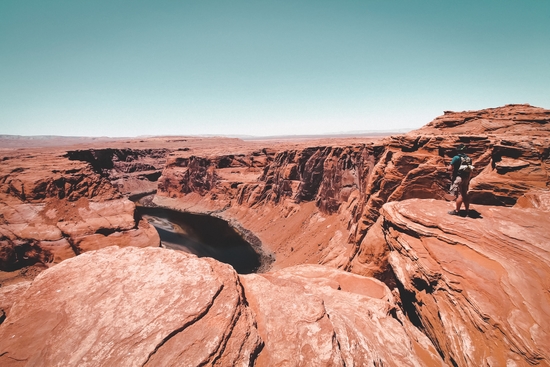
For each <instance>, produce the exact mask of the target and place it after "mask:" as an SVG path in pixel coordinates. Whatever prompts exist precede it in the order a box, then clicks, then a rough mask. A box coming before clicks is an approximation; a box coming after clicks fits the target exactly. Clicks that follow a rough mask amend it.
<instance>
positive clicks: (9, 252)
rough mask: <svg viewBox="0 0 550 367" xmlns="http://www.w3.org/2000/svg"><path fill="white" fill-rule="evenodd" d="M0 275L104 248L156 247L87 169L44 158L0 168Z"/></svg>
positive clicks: (130, 211) (117, 196)
mask: <svg viewBox="0 0 550 367" xmlns="http://www.w3.org/2000/svg"><path fill="white" fill-rule="evenodd" d="M0 171H1V180H0V213H1V217H0V270H2V271H6V270H7V271H13V270H16V269H19V268H22V267H25V266H29V265H33V264H37V263H38V264H55V263H59V262H60V261H62V260H64V259H67V258H70V257H73V256H75V255H78V254H80V253H82V252H86V251H89V250H93V249H98V248H102V247H105V246H110V245H118V246H138V247H143V246H158V245H159V243H160V241H159V238H158V234H157V233H156V231H155V229H154V228H153V227H152V226H150V225H149V224H148V223H147V222H146V221H140V220H139V219H137V220H136V218H135V217H134V211H135V205H134V203H132V202H131V201H130V200H128V199H127V198H124V197H123V196H122V195H121V193H120V192H119V191H117V189H116V188H115V187H113V186H112V184H111V183H110V181H109V180H108V179H106V178H105V177H103V176H102V175H101V174H99V173H98V172H96V170H95V169H94V167H93V166H90V165H89V164H88V163H83V162H77V161H71V160H68V159H67V158H66V157H63V156H60V155H55V154H52V153H48V152H39V153H35V154H34V155H24V154H19V155H16V156H14V157H10V156H6V157H4V159H3V164H2V166H1V168H0Z"/></svg>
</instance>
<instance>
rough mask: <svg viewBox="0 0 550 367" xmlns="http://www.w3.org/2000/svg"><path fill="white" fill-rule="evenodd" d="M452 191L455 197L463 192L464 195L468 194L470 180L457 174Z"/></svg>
mask: <svg viewBox="0 0 550 367" xmlns="http://www.w3.org/2000/svg"><path fill="white" fill-rule="evenodd" d="M450 192H451V195H453V196H454V197H455V198H456V197H458V195H459V194H462V196H464V195H466V194H467V193H468V180H465V179H463V178H462V177H460V176H456V178H455V180H454V182H453V183H452V184H451V189H450Z"/></svg>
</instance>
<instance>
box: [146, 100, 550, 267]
mask: <svg viewBox="0 0 550 367" xmlns="http://www.w3.org/2000/svg"><path fill="white" fill-rule="evenodd" d="M476 116H477V117H476ZM549 116H550V111H548V110H544V109H541V108H536V107H531V106H525V105H511V106H505V107H501V108H497V109H488V110H483V111H474V112H463V113H446V114H445V115H444V118H443V117H439V118H437V119H435V120H434V121H433V122H432V123H430V124H428V125H427V127H426V128H423V129H420V130H418V131H415V132H411V133H409V134H407V135H401V136H394V137H390V138H386V139H384V140H380V141H378V142H369V143H366V144H356V145H353V146H349V145H332V146H317V147H309V148H301V149H296V150H283V151H279V152H274V151H269V150H265V149H264V150H258V151H255V152H253V153H249V154H233V155H206V156H196V155H192V154H189V153H188V152H176V153H174V154H172V156H171V157H169V159H168V160H167V163H166V167H165V169H164V171H163V173H162V176H161V177H160V179H159V190H158V192H157V195H156V197H155V199H154V203H156V204H157V205H160V206H166V207H170V208H175V209H179V210H185V211H196V212H200V213H210V214H213V215H216V216H219V217H221V218H223V219H225V220H228V221H233V222H238V223H239V224H240V225H242V226H243V227H244V228H246V229H247V230H250V231H252V232H254V233H255V234H256V235H257V236H258V237H259V238H260V240H261V241H262V242H263V243H264V245H265V246H266V247H267V248H268V250H269V251H271V252H273V253H274V254H275V257H276V258H277V261H276V262H275V264H274V267H275V268H281V267H284V266H289V265H295V264H300V263H304V262H307V263H319V264H329V265H331V266H335V267H340V268H348V267H349V263H350V260H351V259H353V257H354V256H355V254H356V251H357V249H358V248H359V247H360V246H361V244H362V242H363V241H364V240H365V236H366V235H367V231H368V230H369V228H370V227H371V226H372V225H373V224H374V223H375V222H376V219H377V218H378V215H379V210H380V208H381V207H382V205H383V204H384V203H386V202H389V201H400V200H405V199H410V198H434V199H446V200H450V199H451V197H449V195H448V194H447V192H448V188H449V186H450V174H449V172H448V170H447V166H448V164H449V163H450V160H451V158H452V157H453V155H454V154H455V147H456V146H457V145H458V144H461V143H463V144H466V145H467V150H466V152H467V154H468V155H469V156H470V157H472V159H473V164H474V166H475V170H474V172H473V179H472V182H471V185H470V188H471V200H472V202H473V203H476V204H485V205H498V206H513V205H514V204H515V203H516V201H517V200H518V198H520V197H522V196H523V195H525V194H528V193H529V192H531V191H537V190H543V191H544V190H548V187H549V185H550V178H549V177H550V176H549V174H548V168H547V167H548V163H549V162H550V158H549V157H550V148H549V146H550V137H549V136H548V133H547V129H548V126H549V122H550V117H549ZM442 119H443V120H445V121H447V120H448V121H451V120H452V121H453V123H452V126H453V128H454V130H452V129H451V130H452V132H453V133H452V134H448V133H447V131H446V130H444V129H442V126H450V125H449V124H450V123H443V122H441V121H443V120H442ZM482 120H483V121H482ZM472 124H473V125H476V124H477V125H479V126H481V128H479V129H473V128H472V126H473V125H472ZM471 125H472V126H471ZM477 125H476V126H477ZM498 126H500V127H498ZM489 127H491V128H489ZM497 127H498V128H497ZM457 129H458V130H457ZM461 129H463V130H464V132H469V133H468V134H465V135H461V134H460V133H461V132H462V131H463V130H461ZM455 130H456V131H455ZM533 131H535V132H536V133H533ZM472 132H475V133H478V134H476V135H472ZM310 204H311V205H310ZM320 223H324V224H323V225H321V224H320ZM286 233H288V234H289V235H288V236H285V234H286ZM306 238H307V239H309V240H310V241H311V242H312V243H315V244H317V247H316V248H313V249H312V248H311V247H308V248H307V249H304V248H303V243H304V240H305V239H306Z"/></svg>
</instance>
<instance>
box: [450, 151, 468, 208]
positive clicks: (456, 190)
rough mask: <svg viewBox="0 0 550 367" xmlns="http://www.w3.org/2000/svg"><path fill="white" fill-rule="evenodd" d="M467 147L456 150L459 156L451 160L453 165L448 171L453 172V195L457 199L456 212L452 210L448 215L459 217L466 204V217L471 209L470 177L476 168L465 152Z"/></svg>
mask: <svg viewBox="0 0 550 367" xmlns="http://www.w3.org/2000/svg"><path fill="white" fill-rule="evenodd" d="M465 149H466V147H465V146H464V144H460V145H459V146H458V147H457V148H456V150H457V155H455V156H454V157H453V159H452V160H451V164H450V165H449V167H448V169H449V172H451V174H452V177H451V182H452V184H451V194H452V195H454V197H455V204H456V205H455V206H456V207H455V210H451V211H449V212H448V213H449V214H451V215H459V214H460V207H461V206H462V203H464V209H466V215H468V210H469V209H470V201H469V198H468V186H469V185H470V175H471V172H472V170H473V169H474V166H473V165H472V159H471V158H470V157H468V156H467V155H466V154H465V153H464V150H465Z"/></svg>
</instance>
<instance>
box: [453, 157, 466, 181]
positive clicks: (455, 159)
mask: <svg viewBox="0 0 550 367" xmlns="http://www.w3.org/2000/svg"><path fill="white" fill-rule="evenodd" d="M464 155H465V154H463V153H459V154H458V155H455V156H454V157H453V159H452V160H451V166H453V181H454V179H455V178H456V176H458V169H459V168H460V165H461V164H462V159H461V158H460V157H461V156H462V157H463V156H464Z"/></svg>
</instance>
